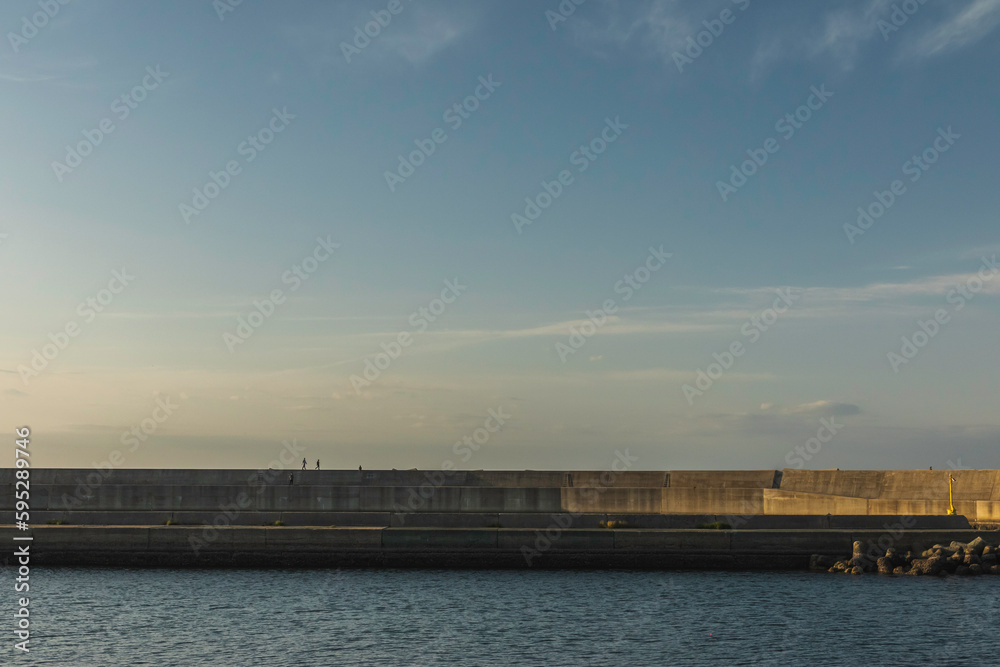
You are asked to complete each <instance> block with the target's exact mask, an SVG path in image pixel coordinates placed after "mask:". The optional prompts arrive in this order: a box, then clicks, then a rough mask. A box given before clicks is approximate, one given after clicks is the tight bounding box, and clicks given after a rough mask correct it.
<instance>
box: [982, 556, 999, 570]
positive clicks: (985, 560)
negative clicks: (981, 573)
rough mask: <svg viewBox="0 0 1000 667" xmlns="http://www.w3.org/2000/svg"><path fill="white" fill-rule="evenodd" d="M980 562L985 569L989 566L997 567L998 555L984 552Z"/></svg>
mask: <svg viewBox="0 0 1000 667" xmlns="http://www.w3.org/2000/svg"><path fill="white" fill-rule="evenodd" d="M979 562H980V563H982V565H983V567H984V568H985V567H987V566H989V565H996V564H997V555H996V553H995V552H994V553H986V552H983V555H982V556H981V557H980V559H979Z"/></svg>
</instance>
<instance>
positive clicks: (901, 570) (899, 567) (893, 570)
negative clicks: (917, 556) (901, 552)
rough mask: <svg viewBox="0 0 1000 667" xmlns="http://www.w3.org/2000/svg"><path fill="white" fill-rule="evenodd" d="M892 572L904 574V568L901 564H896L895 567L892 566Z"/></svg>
mask: <svg viewBox="0 0 1000 667" xmlns="http://www.w3.org/2000/svg"><path fill="white" fill-rule="evenodd" d="M892 573H893V574H905V573H906V570H904V569H903V566H902V565H897V566H896V567H894V568H892Z"/></svg>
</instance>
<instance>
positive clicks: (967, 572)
mask: <svg viewBox="0 0 1000 667" xmlns="http://www.w3.org/2000/svg"><path fill="white" fill-rule="evenodd" d="M955 574H957V575H958V576H960V577H969V576H972V570H971V569H970V568H967V567H965V566H964V565H959V566H958V567H957V568H956V569H955Z"/></svg>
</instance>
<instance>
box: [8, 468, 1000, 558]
mask: <svg viewBox="0 0 1000 667" xmlns="http://www.w3.org/2000/svg"><path fill="white" fill-rule="evenodd" d="M14 473H15V471H14V470H13V469H3V470H0V511H3V512H5V513H9V514H8V516H12V517H13V514H14V511H13V510H14V507H15V489H14V481H15V474H14ZM949 475H950V476H953V477H955V479H956V480H957V481H956V482H955V483H954V489H953V493H954V505H955V507H956V508H957V510H958V512H957V514H955V515H952V516H949V515H947V510H948V506H949V500H948V483H947V479H948V477H949ZM28 523H29V525H30V532H28V533H22V532H20V531H17V532H18V534H20V535H25V534H26V535H28V536H30V537H32V538H33V539H32V545H33V554H34V555H33V562H37V563H49V564H105V565H125V564H127V565H194V566H211V565H226V566H234V565H235V566H238V565H255V566H262V565H308V566H327V565H352V564H353V565H370V566H377V565H393V566H417V565H421V566H449V567H574V566H579V567H635V568H639V567H641V568H648V567H657V568H689V567H690V568H705V567H708V568H738V569H742V568H752V569H756V568H796V569H798V568H802V569H804V568H807V567H809V565H810V557H811V556H813V555H814V554H819V555H821V556H825V557H830V558H833V559H834V560H835V559H836V558H838V557H841V555H842V554H844V553H850V551H851V549H852V546H853V542H854V541H855V540H858V539H864V540H868V542H866V545H868V547H867V549H868V550H871V549H876V550H877V549H880V550H881V551H882V552H883V553H884V552H885V551H886V540H887V539H888V540H890V542H891V546H892V547H893V548H895V549H897V550H900V549H902V550H904V551H903V553H905V552H906V551H913V552H915V553H920V552H922V551H924V550H926V549H928V548H930V547H931V546H932V545H934V544H936V543H942V544H950V543H951V542H952V541H954V540H959V541H962V542H965V543H968V542H970V541H972V540H974V539H975V538H976V537H977V536H982V537H983V538H984V539H992V538H990V537H989V536H990V535H993V533H990V532H988V531H990V530H993V529H995V528H997V527H1000V473H998V471H995V470H962V471H944V472H937V471H839V470H837V471H802V470H763V471H650V472H636V471H625V472H599V471H449V472H448V473H447V474H445V473H444V472H443V471H420V470H406V471H396V470H392V471H384V470H380V471H360V470H350V471H345V470H330V471H316V470H302V471H291V472H289V471H277V470H273V471H271V470H269V471H254V470H141V469H105V470H98V469H89V470H88V469H32V471H31V503H30V521H29V522H28ZM12 532H15V531H14V528H13V527H0V535H2V534H6V533H12ZM0 539H2V537H0ZM992 541H994V542H995V541H997V540H995V539H993V540H992ZM872 545H875V546H872ZM831 562H832V561H831Z"/></svg>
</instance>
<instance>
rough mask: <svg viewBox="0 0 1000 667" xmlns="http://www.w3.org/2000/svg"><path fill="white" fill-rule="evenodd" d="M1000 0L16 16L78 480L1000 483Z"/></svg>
mask: <svg viewBox="0 0 1000 667" xmlns="http://www.w3.org/2000/svg"><path fill="white" fill-rule="evenodd" d="M998 24H1000V0H955V1H953V2H940V1H936V0H928V1H926V2H919V1H917V0H909V1H908V2H901V3H900V2H896V3H892V2H887V1H885V0H858V1H854V0H851V1H843V2H824V3H802V2H792V1H791V0H778V1H774V2H767V3H765V2H761V1H759V0H749V1H748V0H713V1H701V2H694V1H690V2H687V1H680V0H675V1H671V0H637V1H634V2H625V1H616V0H586V1H583V2H580V0H575V1H574V0H563V2H561V3H560V2H556V1H555V0H547V1H540V2H528V1H518V0H504V1H499V0H496V1H485V2H476V3H458V2H451V3H448V2H439V1H435V0H400V1H399V2H395V1H390V0H374V1H371V2H343V3H327V2H306V1H296V2H280V3H279V2H254V1H252V0H245V1H244V2H242V3H238V4H236V3H232V2H231V0H217V1H216V2H210V1H209V0H204V1H189V2H174V3H130V2H109V1H103V0H91V1H88V2H81V1H77V0H70V1H69V2H66V4H62V2H61V0H41V1H39V0H34V1H28V0H10V1H9V2H5V3H3V5H2V7H0V28H2V32H3V33H4V35H5V38H4V39H3V40H2V43H0V88H2V89H3V99H4V104H3V106H2V107H0V119H2V123H0V136H2V137H3V140H2V147H3V153H4V159H3V160H2V162H0V170H2V173H0V196H2V199H3V202H4V206H3V212H2V215H0V280H2V284H3V290H0V310H2V312H3V327H2V328H0V414H2V415H3V421H4V422H5V423H6V424H7V428H8V429H9V430H8V433H10V434H11V435H12V437H11V447H13V446H14V444H13V439H14V438H13V431H14V429H15V428H16V427H24V426H27V427H29V428H30V429H31V442H32V444H31V447H32V450H31V451H32V452H33V454H32V455H33V456H34V457H35V458H34V459H33V463H34V465H36V466H51V467H91V466H98V467H102V466H104V467H107V466H108V465H111V466H121V467H127V468H135V467H148V468H161V467H167V468H216V467H235V468H261V467H266V466H267V465H268V464H269V463H271V462H273V461H275V460H276V459H278V456H279V454H280V453H281V452H282V451H294V452H295V453H296V456H298V455H299V454H300V453H301V454H302V455H303V456H305V457H307V458H308V459H309V465H310V467H312V466H313V465H314V462H313V460H314V459H320V460H321V461H322V466H323V467H324V468H343V469H350V468H354V467H356V466H359V465H360V466H364V467H365V468H383V469H388V468H398V469H407V468H421V469H424V468H426V469H435V468H439V467H442V466H454V467H457V468H461V469H515V470H522V469H569V470H573V469H577V470H579V469H608V468H609V467H610V466H611V463H612V462H613V461H614V460H615V458H616V452H628V456H629V457H630V461H632V463H631V464H630V465H631V466H632V468H633V469H639V470H659V469H720V468H724V469H770V468H795V467H806V468H812V469H822V468H842V469H859V468H860V469H868V468H889V469H915V468H925V467H928V466H933V467H934V468H935V469H947V468H949V467H951V468H965V467H971V468H998V467H1000V447H998V445H1000V412H998V411H997V409H996V405H997V402H996V398H997V373H996V369H997V368H998V367H1000V350H998V345H997V342H998V331H1000V328H998V323H1000V319H998V314H1000V311H998V298H997V297H998V295H1000V268H998V267H997V265H996V258H997V253H998V251H1000V242H998V241H997V237H996V211H997V210H998V206H997V204H998V194H997V193H998V190H1000V189H998V188H997V181H996V160H997V155H1000V132H998V128H997V109H998V108H1000V86H998V85H997V84H998V83H1000V73H998V69H997V67H996V63H997V62H998V57H1000V39H998V35H1000V30H998V29H997V26H998Z"/></svg>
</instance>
